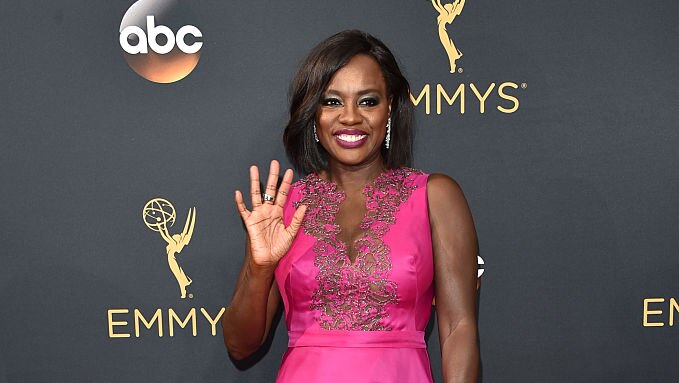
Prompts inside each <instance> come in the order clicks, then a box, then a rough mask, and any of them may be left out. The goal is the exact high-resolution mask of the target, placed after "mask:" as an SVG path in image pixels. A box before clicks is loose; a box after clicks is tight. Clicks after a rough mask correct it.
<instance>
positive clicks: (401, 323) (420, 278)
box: [275, 168, 434, 383]
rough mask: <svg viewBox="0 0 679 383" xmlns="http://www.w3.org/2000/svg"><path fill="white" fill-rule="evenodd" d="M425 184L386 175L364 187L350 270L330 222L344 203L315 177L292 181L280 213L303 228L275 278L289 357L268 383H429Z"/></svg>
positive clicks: (419, 176) (415, 173)
mask: <svg viewBox="0 0 679 383" xmlns="http://www.w3.org/2000/svg"><path fill="white" fill-rule="evenodd" d="M426 186H427V175H426V174H424V173H422V172H420V171H419V170H415V169H411V168H398V169H393V170H387V171H385V172H383V173H382V174H380V175H379V176H378V177H377V178H375V179H374V180H373V181H372V182H371V183H369V184H368V185H366V186H365V188H364V190H363V193H364V195H365V197H366V215H365V217H364V218H363V220H362V221H361V229H362V230H363V234H362V236H360V237H359V239H357V240H356V241H355V242H354V248H355V250H356V257H355V260H354V262H353V263H352V262H351V261H350V259H349V257H348V256H347V251H346V245H345V244H344V243H343V242H342V241H340V240H339V239H338V234H339V232H340V227H339V225H337V224H335V215H336V214H337V213H338V211H339V208H340V204H341V203H342V201H343V200H344V198H345V194H344V192H343V191H339V190H337V186H336V185H335V184H334V183H332V182H330V181H325V180H322V179H321V178H319V177H318V176H317V175H316V174H310V175H308V176H307V177H305V178H303V179H301V180H299V181H297V182H295V183H294V184H293V185H292V187H291V189H290V193H289V195H288V200H287V202H286V206H285V208H284V220H285V223H286V225H287V224H289V223H290V220H291V219H292V215H293V213H294V210H295V208H296V207H297V206H299V205H301V204H304V205H306V206H307V211H306V214H305V217H304V222H303V224H302V228H300V231H299V233H298V234H297V237H296V238H295V240H294V241H293V244H292V246H291V248H290V250H289V251H288V253H287V254H286V255H285V257H283V258H282V259H281V261H280V262H279V264H278V266H277V268H276V271H275V277H276V281H277V283H278V288H279V290H280V292H281V297H282V299H283V304H284V307H285V323H286V327H287V329H288V338H289V341H288V350H287V351H286V353H285V354H284V356H283V361H282V365H281V368H280V370H279V373H278V377H277V379H276V382H278V383H291V382H324V383H333V382H338V383H339V382H341V383H346V382H352V383H362V382H365V383H368V382H370V383H373V382H384V383H400V382H403V383H405V382H408V383H411V382H417V383H420V382H433V380H432V375H431V367H430V365H429V356H428V355H427V349H426V344H425V341H424V330H425V327H426V325H427V322H428V321H429V316H430V313H431V303H432V297H433V294H434V285H433V275H434V267H433V256H432V244H431V229H430V227H429V215H428V210H427V190H426Z"/></svg>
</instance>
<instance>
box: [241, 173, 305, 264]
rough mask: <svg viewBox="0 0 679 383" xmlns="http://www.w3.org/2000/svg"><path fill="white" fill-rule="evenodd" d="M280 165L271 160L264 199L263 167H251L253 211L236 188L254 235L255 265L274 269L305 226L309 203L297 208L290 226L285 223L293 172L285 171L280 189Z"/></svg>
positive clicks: (245, 219) (251, 242)
mask: <svg viewBox="0 0 679 383" xmlns="http://www.w3.org/2000/svg"><path fill="white" fill-rule="evenodd" d="M279 170H280V166H279V164H278V161H276V160H273V161H271V167H270V168H269V178H268V180H267V182H266V189H265V190H264V201H262V193H261V190H259V169H257V167H256V166H254V165H253V166H251V167H250V197H251V199H252V211H250V210H248V209H247V207H246V206H245V202H244V201H243V194H242V193H241V192H240V190H236V195H235V198H234V200H235V202H236V208H237V209H238V212H239V213H240V216H241V218H243V222H244V223H245V228H246V229H247V231H248V236H249V238H250V254H251V257H252V262H253V263H254V266H257V267H263V268H274V267H276V265H277V264H278V261H279V260H280V259H281V258H282V257H283V256H284V255H285V253H287V252H288V249H289V248H290V245H292V240H293V239H295V236H296V235H297V231H298V230H299V228H300V226H301V225H302V219H303V218H304V212H305V211H306V206H304V205H302V206H300V207H298V208H297V209H296V210H295V214H294V215H293V217H292V221H291V222H290V225H289V226H287V227H286V226H285V223H284V222H283V206H285V200H286V199H287V198H288V192H289V190H290V184H291V183H292V175H293V172H292V170H291V169H288V170H286V171H285V174H284V175H283V181H282V182H281V186H280V188H278V189H276V184H277V183H278V173H279Z"/></svg>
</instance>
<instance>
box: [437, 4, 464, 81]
mask: <svg viewBox="0 0 679 383" xmlns="http://www.w3.org/2000/svg"><path fill="white" fill-rule="evenodd" d="M464 1H465V0H455V1H454V2H452V3H446V4H442V3H441V0H431V5H432V6H433V7H434V9H436V11H437V12H438V13H439V15H438V17H436V22H437V23H438V31H439V39H441V45H443V48H444V49H445V50H446V53H447V54H448V60H449V61H450V73H455V70H456V68H457V66H456V64H455V62H456V61H457V59H459V58H460V57H462V52H461V51H460V50H459V49H457V47H456V46H455V43H454V42H453V39H452V38H451V37H450V36H449V35H448V31H447V30H446V25H452V24H453V21H455V18H456V17H457V16H459V15H460V13H462V8H464Z"/></svg>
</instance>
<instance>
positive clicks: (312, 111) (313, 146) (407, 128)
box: [283, 30, 413, 173]
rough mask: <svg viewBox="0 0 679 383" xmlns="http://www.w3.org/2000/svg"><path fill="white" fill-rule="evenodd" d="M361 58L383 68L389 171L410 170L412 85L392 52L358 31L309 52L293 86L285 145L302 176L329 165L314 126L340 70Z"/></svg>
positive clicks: (335, 37) (385, 153)
mask: <svg viewBox="0 0 679 383" xmlns="http://www.w3.org/2000/svg"><path fill="white" fill-rule="evenodd" d="M357 54H366V55H368V56H370V57H372V58H374V59H375V60H376V61H377V63H378V64H379V66H380V68H381V69H382V75H383V76H384V81H385V82H386V86H387V94H388V96H390V97H391V98H392V101H391V137H392V138H391V142H390V149H388V150H387V149H386V148H385V147H384V146H382V158H384V161H385V165H386V166H387V168H389V169H393V168H397V167H401V166H410V164H411V162H412V147H413V105H412V103H411V102H410V85H409V84H408V80H406V79H405V77H403V74H401V70H400V69H399V67H398V64H397V63H396V59H395V58H394V55H393V54H392V53H391V51H390V50H389V48H387V46H386V45H384V43H383V42H382V41H380V40H378V39H377V38H375V37H373V36H371V35H370V34H368V33H365V32H362V31H358V30H347V31H343V32H339V33H337V34H335V35H333V36H330V37H329V38H327V39H325V40H323V41H321V42H320V43H319V44H318V45H317V46H316V47H314V49H312V50H311V52H310V53H309V55H308V56H307V57H306V59H305V60H304V62H303V63H302V66H301V67H300V69H299V71H298V72H297V75H296V76H295V79H294V80H293V82H292V84H291V86H290V120H289V121H288V125H287V126H286V128H285V131H284V133H283V144H284V145H285V151H286V153H287V155H288V158H289V159H290V161H291V162H292V163H293V164H294V165H295V167H296V168H297V169H299V170H302V171H304V172H307V173H310V172H318V171H319V170H322V169H325V168H326V167H327V165H328V153H327V152H326V151H325V149H323V147H322V146H321V145H319V144H318V143H316V142H315V140H314V133H313V125H314V122H315V119H316V113H317V112H318V107H319V104H320V101H321V97H322V94H323V91H324V90H325V88H326V87H327V86H328V83H329V82H330V79H331V78H332V76H333V75H334V74H335V72H337V71H338V70H339V69H340V68H342V67H343V66H344V65H346V64H347V63H348V62H349V61H350V60H351V59H352V58H353V57H354V56H356V55H357Z"/></svg>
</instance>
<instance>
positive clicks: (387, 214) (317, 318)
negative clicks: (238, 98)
mask: <svg viewBox="0 0 679 383" xmlns="http://www.w3.org/2000/svg"><path fill="white" fill-rule="evenodd" d="M409 94H410V93H409V86H408V83H407V81H406V80H405V78H404V77H403V76H402V75H401V72H400V70H399V68H398V65H397V64H396V61H395V59H394V57H393V55H392V54H391V52H390V51H389V50H388V48H387V47H386V46H384V44H383V43H382V42H381V41H379V40H377V39H376V38H374V37H372V36H370V35H368V34H366V33H363V32H360V31H345V32H341V33H338V34H336V35H334V36H332V37H330V38H328V39H326V40H325V41H323V42H321V43H320V44H319V45H318V46H316V47H315V48H314V49H313V50H312V51H311V53H310V54H309V56H308V57H307V59H306V60H305V62H304V63H303V64H302V67H301V68H300V70H299V72H298V74H297V76H296V78H295V80H294V82H293V84H292V100H291V107H290V121H289V123H288V126H287V127H286V130H285V133H284V143H285V147H286V150H287V153H288V156H289V157H290V159H291V161H292V162H293V163H294V164H295V165H296V166H298V167H299V168H301V169H302V170H304V171H305V172H309V173H310V174H309V175H308V176H306V177H305V178H303V179H301V180H300V181H298V182H296V183H295V184H292V185H291V182H292V178H293V173H292V170H287V171H286V172H285V173H284V175H283V180H282V182H281V184H280V186H279V187H278V188H277V187H276V185H277V181H278V177H279V164H278V162H276V161H272V162H271V166H270V169H269V176H268V179H267V183H266V189H265V190H264V196H263V197H262V195H261V191H260V186H259V185H260V184H259V172H258V169H257V167H255V166H253V167H251V168H250V181H251V185H250V187H251V193H250V194H251V199H252V209H251V210H249V209H248V208H247V207H246V205H245V202H244V199H243V195H242V193H240V192H239V191H236V194H235V203H236V206H237V208H238V211H239V212H240V214H241V217H242V218H243V221H244V223H245V226H246V228H247V239H246V250H245V260H244V263H243V267H242V270H241V273H240V276H239V279H238V282H237V285H236V290H235V292H234V295H233V298H232V301H231V305H230V306H229V308H228V310H227V311H226V313H225V314H224V317H223V319H222V328H223V331H224V340H225V344H226V346H227V348H228V350H229V353H230V354H231V356H232V357H234V358H236V359H241V358H244V357H246V356H248V355H250V354H252V353H253V352H254V351H256V350H257V348H258V347H259V346H260V345H261V344H262V342H263V341H264V340H265V339H266V336H267V333H268V332H269V329H270V327H271V322H272V318H273V316H274V314H275V312H276V310H277V307H278V305H279V303H280V301H281V300H282V301H283V303H284V308H285V321H286V326H287V328H288V335H289V348H288V351H287V352H286V353H285V356H284V357H283V363H282V365H281V369H280V371H279V373H278V379H277V382H284V383H287V382H431V381H432V377H431V368H430V366H429V358H428V356H427V351H426V345H425V342H424V329H425V326H426V324H427V322H428V320H429V315H430V308H431V302H432V298H434V297H435V301H436V311H437V315H438V323H439V334H440V343H441V353H442V363H443V375H444V377H445V381H446V382H448V383H450V382H473V381H476V379H477V373H478V360H479V356H478V354H479V352H478V342H477V326H476V313H475V310H476V270H477V264H476V252H477V248H476V234H475V230H474V224H473V221H472V217H471V214H470V211H469V208H468V207H467V202H466V201H465V198H464V195H463V194H462V191H461V189H460V188H459V186H458V185H457V184H456V183H455V181H453V180H452V179H451V178H450V177H448V176H445V175H441V174H432V175H429V176H427V175H426V174H424V173H422V172H420V171H418V170H415V169H411V168H408V167H406V166H407V165H408V164H409V162H410V160H411V157H412V156H411V147H412V128H411V127H412V105H411V103H410V100H409ZM434 286H435V287H434Z"/></svg>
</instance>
